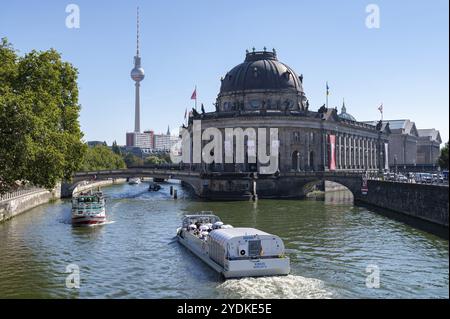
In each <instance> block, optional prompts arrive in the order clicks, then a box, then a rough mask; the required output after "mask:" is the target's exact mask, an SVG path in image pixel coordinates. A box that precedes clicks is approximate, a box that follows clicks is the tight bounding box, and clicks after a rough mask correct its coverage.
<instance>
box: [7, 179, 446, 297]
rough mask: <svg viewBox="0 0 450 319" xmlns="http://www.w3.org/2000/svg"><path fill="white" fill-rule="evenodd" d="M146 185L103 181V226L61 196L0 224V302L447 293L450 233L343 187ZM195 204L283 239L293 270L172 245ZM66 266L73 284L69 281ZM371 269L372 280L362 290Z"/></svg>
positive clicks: (420, 295)
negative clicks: (243, 264)
mask: <svg viewBox="0 0 450 319" xmlns="http://www.w3.org/2000/svg"><path fill="white" fill-rule="evenodd" d="M169 185H173V186H174V187H175V188H176V189H178V194H179V197H178V199H177V200H173V199H171V197H170V195H169ZM147 187H148V184H146V183H142V184H140V185H128V184H123V185H114V186H111V187H107V188H104V189H103V190H104V192H105V194H106V196H107V214H108V218H109V220H110V223H109V224H107V225H103V226H98V227H91V228H74V227H72V226H71V224H70V209H71V206H70V201H64V200H61V201H56V202H54V203H49V204H46V205H42V206H39V207H37V208H35V209H33V210H31V211H29V212H27V213H25V214H22V215H20V216H17V217H16V218H14V219H12V220H10V221H8V222H5V223H2V224H0V298H448V297H449V285H448V282H449V253H448V240H445V239H441V238H440V237H437V236H435V235H432V234H429V233H426V232H424V231H421V230H418V229H416V228H412V227H411V226H408V225H406V224H404V223H402V222H399V221H395V220H392V219H390V218H388V217H385V216H382V215H379V214H377V213H374V212H371V211H370V210H368V209H367V208H363V207H358V206H354V205H353V203H352V200H351V194H349V193H347V192H336V193H332V194H327V196H326V199H325V201H316V200H302V201H300V200H295V201H294V200H281V201H279V200H259V201H258V202H256V203H253V202H202V201H198V200H196V199H195V198H193V197H192V196H191V195H190V194H189V192H186V191H185V190H184V189H183V188H182V187H181V186H180V184H178V183H176V182H172V183H170V184H169V183H165V184H163V188H162V190H161V191H160V192H148V191H147ZM200 210H212V211H214V213H216V214H217V215H219V216H220V217H221V218H222V220H224V221H225V223H229V224H232V225H234V226H248V227H255V228H259V229H261V230H264V231H267V232H269V233H273V234H276V235H278V236H280V237H281V238H282V239H283V241H284V243H285V245H286V252H287V255H288V256H289V257H290V259H291V274H290V275H289V276H284V277H267V278H246V279H237V280H236V279H232V280H226V281H224V280H223V279H221V278H220V276H219V275H218V274H216V273H215V272H214V271H213V270H211V269H210V268H209V267H208V266H206V265H204V264H203V263H202V262H201V261H200V260H198V259H197V258H195V257H194V256H193V255H192V254H191V253H190V252H189V251H187V250H186V249H185V248H184V247H182V246H180V245H179V244H178V243H177V242H176V241H175V240H174V235H175V233H176V229H177V227H179V225H180V221H181V218H182V216H183V215H184V214H186V213H190V212H196V211H200ZM69 265H72V266H69ZM73 265H75V267H78V269H79V274H80V279H81V282H80V287H79V288H78V289H69V288H67V287H66V277H67V276H68V274H67V273H66V270H67V267H68V266H69V267H73ZM71 269H73V268H71ZM377 274H378V277H376V278H379V285H375V286H374V285H373V284H372V285H370V284H369V285H367V284H366V281H367V280H368V276H369V278H374V277H373V276H374V275H377ZM377 280H378V279H377ZM377 280H375V281H370V280H369V283H370V282H372V283H374V282H375V283H377V282H378V281H377Z"/></svg>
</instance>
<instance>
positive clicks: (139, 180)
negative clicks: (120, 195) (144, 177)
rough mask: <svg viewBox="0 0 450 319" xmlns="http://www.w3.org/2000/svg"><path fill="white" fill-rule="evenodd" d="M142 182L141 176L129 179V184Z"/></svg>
mask: <svg viewBox="0 0 450 319" xmlns="http://www.w3.org/2000/svg"><path fill="white" fill-rule="evenodd" d="M140 183H141V179H140V178H139V177H133V178H130V179H129V180H128V184H130V185H137V184H140Z"/></svg>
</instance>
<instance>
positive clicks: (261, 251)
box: [177, 212, 290, 278]
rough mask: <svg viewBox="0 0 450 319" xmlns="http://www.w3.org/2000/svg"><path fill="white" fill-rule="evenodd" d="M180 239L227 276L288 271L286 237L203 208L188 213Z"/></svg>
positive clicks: (266, 274)
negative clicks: (238, 223)
mask: <svg viewBox="0 0 450 319" xmlns="http://www.w3.org/2000/svg"><path fill="white" fill-rule="evenodd" d="M177 239H178V241H179V242H180V243H181V244H182V245H184V246H185V247H186V248H188V249H189V250H190V251H191V252H192V253H193V254H195V255H196V256H197V257H199V258H200V259H201V260H202V261H203V262H205V263H206V264H207V265H209V266H210V267H211V268H213V269H214V270H215V271H217V272H218V273H220V274H222V275H223V276H224V277H225V278H239V277H259V276H277V275H288V274H289V272H290V262H289V257H287V256H285V255H284V244H283V241H282V240H281V239H280V238H279V237H278V236H275V235H272V234H268V233H266V232H263V231H261V230H258V229H255V228H244V227H242V228H241V227H236V228H234V227H233V226H231V225H224V223H223V222H222V221H221V220H220V218H219V217H217V216H215V215H213V214H211V213H208V212H202V213H199V214H195V215H187V216H185V217H184V219H183V222H182V226H181V227H180V228H178V231H177Z"/></svg>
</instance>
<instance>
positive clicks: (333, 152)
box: [329, 135, 336, 171]
mask: <svg viewBox="0 0 450 319" xmlns="http://www.w3.org/2000/svg"><path fill="white" fill-rule="evenodd" d="M329 168H330V170H333V171H334V170H335V169H336V135H330V165H329Z"/></svg>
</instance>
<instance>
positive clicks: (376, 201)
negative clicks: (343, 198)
mask: <svg viewBox="0 0 450 319" xmlns="http://www.w3.org/2000/svg"><path fill="white" fill-rule="evenodd" d="M368 189H369V191H368V193H367V195H361V196H360V197H358V199H357V200H359V201H361V202H363V203H367V204H370V205H374V206H377V207H380V208H384V209H389V210H392V211H395V212H399V213H402V214H405V215H408V216H411V217H415V218H418V219H422V220H426V221H429V222H432V223H435V224H438V225H441V226H445V227H448V214H449V211H448V210H449V203H448V190H449V189H448V186H440V185H427V184H412V183H396V182H386V181H375V180H369V181H368Z"/></svg>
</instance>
